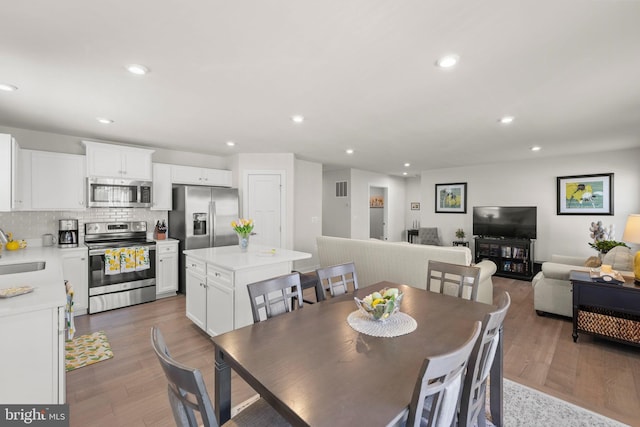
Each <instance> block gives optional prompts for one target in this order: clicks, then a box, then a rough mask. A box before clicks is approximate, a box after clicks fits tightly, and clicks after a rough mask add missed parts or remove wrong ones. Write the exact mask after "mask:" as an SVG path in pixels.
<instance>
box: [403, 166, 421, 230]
mask: <svg viewBox="0 0 640 427" xmlns="http://www.w3.org/2000/svg"><path fill="white" fill-rule="evenodd" d="M404 182H405V193H406V194H405V197H406V200H405V202H404V205H405V206H406V208H407V210H406V211H405V216H404V218H405V219H404V222H405V224H406V228H407V229H409V228H417V227H419V226H420V212H422V210H423V209H425V208H426V206H424V205H423V204H422V203H421V202H420V201H421V200H422V198H421V197H420V177H411V178H405V181H404ZM412 202H418V203H420V209H419V210H416V211H412V210H411V203H412ZM405 238H406V236H405Z"/></svg>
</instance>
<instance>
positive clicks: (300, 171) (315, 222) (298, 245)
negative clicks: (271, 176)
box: [293, 159, 322, 272]
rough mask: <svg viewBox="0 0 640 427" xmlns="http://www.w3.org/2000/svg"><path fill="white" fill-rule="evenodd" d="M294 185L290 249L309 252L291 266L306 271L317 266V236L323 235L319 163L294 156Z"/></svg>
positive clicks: (320, 166)
mask: <svg viewBox="0 0 640 427" xmlns="http://www.w3.org/2000/svg"><path fill="white" fill-rule="evenodd" d="M294 185H295V188H294V191H293V195H294V196H293V198H294V200H295V206H294V216H295V217H294V221H293V222H294V232H293V233H294V237H293V248H294V249H295V250H296V251H301V252H308V253H310V254H311V255H312V257H311V259H306V260H302V261H296V262H295V263H294V267H295V269H296V270H299V271H304V272H306V271H311V270H315V269H317V268H319V267H320V261H319V259H318V247H317V244H316V237H317V236H320V235H322V196H321V195H322V165H321V164H320V163H313V162H308V161H304V160H298V159H296V160H295V177H294Z"/></svg>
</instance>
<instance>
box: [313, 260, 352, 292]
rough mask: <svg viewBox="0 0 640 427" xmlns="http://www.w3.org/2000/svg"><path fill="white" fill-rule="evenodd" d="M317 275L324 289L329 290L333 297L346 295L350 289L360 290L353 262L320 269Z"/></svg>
mask: <svg viewBox="0 0 640 427" xmlns="http://www.w3.org/2000/svg"><path fill="white" fill-rule="evenodd" d="M316 274H317V275H318V280H319V281H320V284H321V286H322V287H323V289H328V290H329V293H330V294H331V296H332V297H335V296H338V295H342V294H346V293H347V292H349V288H350V287H351V288H353V289H354V290H355V289H358V276H357V274H356V266H355V264H354V263H352V262H348V263H345V264H338V265H332V266H329V267H325V268H320V269H318V270H316Z"/></svg>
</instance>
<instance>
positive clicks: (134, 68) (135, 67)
mask: <svg viewBox="0 0 640 427" xmlns="http://www.w3.org/2000/svg"><path fill="white" fill-rule="evenodd" d="M127 70H128V71H129V72H130V73H132V74H137V75H139V76H144V75H145V74H147V73H148V72H149V69H148V68H147V67H145V66H144V65H140V64H131V65H127Z"/></svg>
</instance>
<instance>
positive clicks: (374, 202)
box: [369, 196, 384, 208]
mask: <svg viewBox="0 0 640 427" xmlns="http://www.w3.org/2000/svg"><path fill="white" fill-rule="evenodd" d="M369 207H370V208H384V197H383V196H371V197H369Z"/></svg>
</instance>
